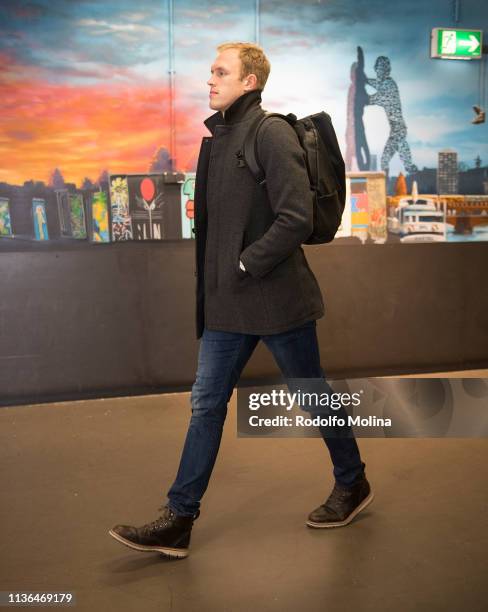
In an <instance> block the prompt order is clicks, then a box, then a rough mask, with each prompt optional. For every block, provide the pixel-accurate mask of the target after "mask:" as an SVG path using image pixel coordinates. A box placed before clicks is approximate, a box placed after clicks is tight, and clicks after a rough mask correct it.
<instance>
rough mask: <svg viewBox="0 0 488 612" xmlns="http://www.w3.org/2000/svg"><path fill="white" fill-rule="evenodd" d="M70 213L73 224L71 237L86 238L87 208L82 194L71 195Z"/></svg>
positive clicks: (69, 198)
mask: <svg viewBox="0 0 488 612" xmlns="http://www.w3.org/2000/svg"><path fill="white" fill-rule="evenodd" d="M68 200H69V212H70V222H71V235H72V236H73V238H78V239H80V240H81V239H85V238H86V221H85V208H84V206H83V196H82V195H81V194H80V193H76V194H69V197H68Z"/></svg>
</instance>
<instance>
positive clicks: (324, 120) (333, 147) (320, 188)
mask: <svg viewBox="0 0 488 612" xmlns="http://www.w3.org/2000/svg"><path fill="white" fill-rule="evenodd" d="M269 117H281V118H282V119H284V120H285V121H287V122H288V123H289V124H290V125H291V126H292V127H293V129H294V130H295V132H296V133H297V135H298V140H299V141H300V144H301V145H302V148H303V150H304V151H305V157H306V160H307V169H308V176H309V179H310V186H311V188H312V190H313V191H314V192H315V199H314V205H313V231H312V234H311V235H310V237H309V238H308V239H307V240H306V241H305V244H323V243H325V242H331V241H332V240H333V239H334V236H335V234H336V232H337V230H338V228H339V225H340V224H341V218H342V213H343V211H344V205H345V202H346V172H345V165H344V160H343V158H342V155H341V150H340V149H339V143H338V142H337V137H336V134H335V131H334V128H333V126H332V121H331V119H330V116H329V115H328V114H327V113H324V112H320V113H316V114H315V115H309V116H308V117H304V118H303V119H297V118H296V116H295V115H293V114H291V113H290V114H289V115H281V114H280V113H268V112H267V113H266V115H265V116H264V117H260V118H259V119H258V120H257V121H255V122H254V124H252V125H251V127H250V128H249V131H248V133H247V135H246V138H245V140H244V146H243V149H244V158H245V162H246V164H247V166H248V168H249V170H250V171H251V174H252V175H253V176H254V178H255V180H256V181H257V182H258V183H259V184H260V185H263V186H264V185H265V184H266V177H265V176H264V171H263V169H262V167H261V165H260V163H259V159H258V151H257V133H258V131H259V129H260V127H261V126H262V124H263V123H264V122H265V121H266V119H268V118H269Z"/></svg>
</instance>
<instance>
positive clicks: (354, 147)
mask: <svg viewBox="0 0 488 612" xmlns="http://www.w3.org/2000/svg"><path fill="white" fill-rule="evenodd" d="M357 53H358V58H357V61H356V62H354V63H353V64H352V66H351V84H350V86H349V91H348V96H347V127H346V160H345V161H346V169H347V170H349V171H352V172H354V171H358V170H359V171H363V170H370V169H371V162H370V153H369V147H368V142H367V139H366V133H365V129H364V121H363V114H364V108H365V106H368V105H376V106H381V107H383V108H384V109H385V113H386V117H387V119H388V123H389V125H390V134H389V136H388V140H387V141H386V143H385V146H384V149H383V153H382V155H381V169H382V170H383V171H384V172H385V173H386V174H388V172H389V167H390V160H391V158H392V157H393V155H394V154H395V153H396V152H398V154H399V156H400V159H401V160H402V162H403V165H404V166H405V170H406V172H408V173H413V172H416V171H417V167H416V166H415V164H414V163H413V162H412V155H411V153H410V147H409V146H408V142H407V140H406V136H407V126H406V123H405V120H404V119H403V114H402V105H401V102H400V92H399V91H398V86H397V84H396V82H395V81H394V80H393V79H392V78H391V76H390V72H391V64H390V60H389V59H388V58H387V57H385V56H384V55H380V56H379V57H378V58H377V59H376V62H375V65H374V70H375V72H376V78H375V79H369V78H367V77H366V75H365V73H364V54H363V50H362V48H361V47H358V48H357ZM366 85H369V86H371V87H374V89H376V92H375V93H373V94H368V92H367V91H366Z"/></svg>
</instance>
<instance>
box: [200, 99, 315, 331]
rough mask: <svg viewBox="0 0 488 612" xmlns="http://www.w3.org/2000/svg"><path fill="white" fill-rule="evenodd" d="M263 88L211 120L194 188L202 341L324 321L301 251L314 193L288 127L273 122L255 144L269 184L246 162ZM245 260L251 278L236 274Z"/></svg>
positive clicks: (299, 150)
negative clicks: (210, 335) (216, 334)
mask: <svg viewBox="0 0 488 612" xmlns="http://www.w3.org/2000/svg"><path fill="white" fill-rule="evenodd" d="M263 113H264V111H263V110H262V109H261V91H260V90H253V91H250V92H247V93H245V94H244V95H242V96H241V97H240V98H238V99H237V100H236V101H235V102H234V103H233V104H232V106H230V108H229V109H227V111H226V112H225V117H223V116H222V113H221V112H217V113H215V114H213V115H212V116H211V117H209V118H208V119H206V120H205V122H204V123H205V125H206V126H207V128H208V129H209V130H210V132H211V133H212V137H206V138H203V141H202V145H201V149H200V155H199V158H198V165H197V173H196V182H195V238H196V276H197V338H200V337H201V335H202V333H203V328H204V327H207V328H208V329H212V330H221V331H229V332H239V333H245V334H257V335H265V334H275V333H279V332H284V331H288V330H290V329H293V328H294V327H297V326H298V325H301V324H303V323H305V322H307V321H311V320H313V319H318V318H319V317H321V316H323V314H324V304H323V301H322V295H321V293H320V289H319V286H318V284H317V281H316V279H315V276H314V275H313V273H312V271H311V270H310V268H309V266H308V263H307V260H306V259H305V255H304V253H303V249H302V248H301V246H300V245H301V244H302V243H303V241H304V240H306V239H307V238H308V236H309V235H310V234H311V231H312V215H313V208H312V202H313V199H312V192H311V190H310V184H309V180H308V175H307V169H306V165H305V157H304V153H303V150H302V148H301V146H300V143H299V141H298V137H297V135H296V134H295V131H294V130H293V128H292V127H291V126H289V125H288V123H286V121H284V120H283V119H280V118H279V117H274V118H271V119H268V121H267V122H266V123H265V124H264V126H263V129H262V130H261V131H260V135H259V138H258V155H259V159H260V161H261V164H262V166H263V169H264V170H265V173H266V186H265V187H262V186H260V185H258V184H257V183H256V181H255V180H254V178H253V176H252V175H251V173H250V171H249V169H248V168H247V167H246V166H245V165H244V164H243V163H242V162H241V163H239V159H240V156H241V154H242V148H243V142H244V137H245V135H246V132H247V130H248V128H249V126H250V124H251V122H252V121H253V120H254V118H255V117H257V116H258V115H262V114H263ZM239 259H241V260H242V262H243V264H244V266H245V268H246V272H243V271H242V270H241V269H240V268H239Z"/></svg>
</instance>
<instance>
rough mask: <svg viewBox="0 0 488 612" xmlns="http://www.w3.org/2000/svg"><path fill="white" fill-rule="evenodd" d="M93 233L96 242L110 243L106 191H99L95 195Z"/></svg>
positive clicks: (93, 202)
mask: <svg viewBox="0 0 488 612" xmlns="http://www.w3.org/2000/svg"><path fill="white" fill-rule="evenodd" d="M92 231H93V241H94V242H110V234H109V229H108V205H107V194H106V192H105V191H97V192H96V193H94V194H93V201H92Z"/></svg>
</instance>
